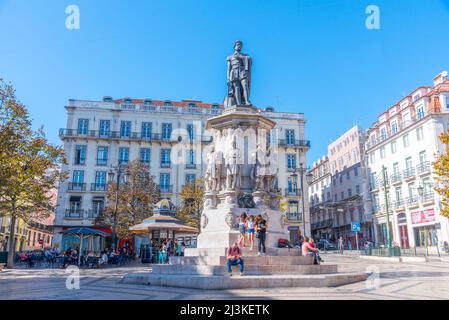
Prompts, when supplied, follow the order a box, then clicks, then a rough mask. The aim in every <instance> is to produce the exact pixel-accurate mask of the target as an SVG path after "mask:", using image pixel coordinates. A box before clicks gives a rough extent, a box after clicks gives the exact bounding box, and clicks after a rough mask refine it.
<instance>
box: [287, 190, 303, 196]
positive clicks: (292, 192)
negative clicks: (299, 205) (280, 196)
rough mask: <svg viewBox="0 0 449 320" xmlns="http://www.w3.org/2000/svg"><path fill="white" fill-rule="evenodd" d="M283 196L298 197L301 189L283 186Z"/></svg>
mask: <svg viewBox="0 0 449 320" xmlns="http://www.w3.org/2000/svg"><path fill="white" fill-rule="evenodd" d="M284 196H286V197H299V196H301V190H300V189H298V188H285V191H284Z"/></svg>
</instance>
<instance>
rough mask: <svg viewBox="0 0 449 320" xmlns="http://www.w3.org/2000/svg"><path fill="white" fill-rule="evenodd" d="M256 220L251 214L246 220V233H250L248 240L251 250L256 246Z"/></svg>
mask: <svg viewBox="0 0 449 320" xmlns="http://www.w3.org/2000/svg"><path fill="white" fill-rule="evenodd" d="M255 232H256V231H255V222H254V216H253V215H250V216H249V217H248V219H247V220H246V233H247V235H248V242H249V248H250V251H253V247H254V234H255Z"/></svg>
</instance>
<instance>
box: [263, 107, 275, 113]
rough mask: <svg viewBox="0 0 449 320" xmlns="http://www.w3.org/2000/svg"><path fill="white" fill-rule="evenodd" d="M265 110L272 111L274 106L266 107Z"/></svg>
mask: <svg viewBox="0 0 449 320" xmlns="http://www.w3.org/2000/svg"><path fill="white" fill-rule="evenodd" d="M265 111H266V112H274V108H273V107H266V108H265Z"/></svg>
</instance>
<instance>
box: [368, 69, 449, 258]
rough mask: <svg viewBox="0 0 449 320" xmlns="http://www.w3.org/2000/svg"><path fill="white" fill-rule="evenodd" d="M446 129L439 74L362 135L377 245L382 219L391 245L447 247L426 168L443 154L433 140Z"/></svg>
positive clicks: (444, 85) (446, 93)
mask: <svg viewBox="0 0 449 320" xmlns="http://www.w3.org/2000/svg"><path fill="white" fill-rule="evenodd" d="M448 129H449V81H448V79H447V73H442V74H440V75H438V76H437V77H436V78H435V79H434V84H433V86H426V87H419V88H417V89H416V90H414V91H413V92H411V93H410V94H409V95H408V96H406V97H405V98H403V99H401V100H400V101H398V102H397V103H396V104H395V105H394V106H392V107H390V108H388V109H387V110H386V111H385V112H384V113H382V114H381V115H380V117H379V118H378V120H377V122H376V123H374V125H373V126H372V127H371V128H370V129H368V130H367V132H366V136H367V141H366V154H367V163H368V172H369V174H370V185H371V194H372V201H373V212H374V215H375V222H376V225H377V227H376V228H375V233H376V242H377V243H378V244H380V245H382V244H383V245H387V219H388V221H389V230H390V237H391V239H392V242H394V243H395V244H397V245H400V246H401V247H402V248H410V247H426V248H429V247H431V248H432V247H433V249H435V248H436V246H437V245H440V246H442V245H443V244H444V242H447V241H448V234H449V224H448V219H447V218H445V217H443V216H441V215H440V214H439V213H440V206H441V202H440V198H439V195H438V194H437V193H436V192H435V191H434V186H435V185H434V173H433V168H432V162H433V161H434V160H435V157H436V155H437V154H438V153H439V152H442V151H443V150H444V146H443V145H442V144H441V142H440V140H439V138H438V137H439V135H440V134H441V133H442V132H443V131H445V130H446V131H447V130H448ZM384 168H385V172H384ZM384 176H385V177H386V179H384V178H383V177H384ZM385 187H386V188H385ZM385 195H386V197H385ZM385 198H386V199H387V200H385ZM387 209H388V214H387Z"/></svg>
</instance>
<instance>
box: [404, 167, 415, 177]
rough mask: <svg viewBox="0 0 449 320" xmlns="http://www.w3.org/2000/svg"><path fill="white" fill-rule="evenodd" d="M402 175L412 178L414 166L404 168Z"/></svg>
mask: <svg viewBox="0 0 449 320" xmlns="http://www.w3.org/2000/svg"><path fill="white" fill-rule="evenodd" d="M402 175H403V176H404V179H410V178H414V177H415V169H414V168H408V169H405V170H404V171H403V174H402Z"/></svg>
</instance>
